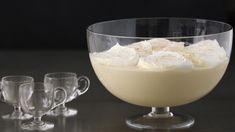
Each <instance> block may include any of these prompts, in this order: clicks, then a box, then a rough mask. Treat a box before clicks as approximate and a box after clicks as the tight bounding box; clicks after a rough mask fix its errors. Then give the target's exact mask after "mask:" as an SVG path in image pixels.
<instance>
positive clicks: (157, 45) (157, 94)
mask: <svg viewBox="0 0 235 132" xmlns="http://www.w3.org/2000/svg"><path fill="white" fill-rule="evenodd" d="M89 55H90V60H91V63H92V66H93V69H94V70H95V73H96V75H97V76H98V78H99V80H100V81H101V82H102V84H103V85H104V86H105V88H106V89H107V90H108V91H110V92H111V93H112V94H113V95H115V96H116V97H119V98H120V99H122V100H124V101H126V102H129V103H132V104H136V105H141V106H148V107H154V106H155V107H166V106H177V105H183V104H186V103H190V102H192V101H195V100H197V99H199V98H201V97H203V96H204V95H206V94H207V93H209V92H210V91H211V90H212V89H213V88H214V87H215V86H216V84H217V83H218V82H219V80H220V79H221V77H222V76H223V74H224V72H225V70H226V67H227V65H228V61H229V59H228V58H229V57H228V56H227V55H226V53H225V50H224V49H223V48H222V47H220V45H219V44H218V42H217V41H216V40H204V41H200V42H198V43H195V44H191V45H190V46H184V43H183V42H174V41H170V40H167V39H157V38H156V39H151V40H147V41H141V42H137V43H133V44H129V45H127V46H120V45H119V44H116V45H114V46H113V47H112V48H110V49H109V50H107V51H103V52H98V53H96V52H94V53H90V54H89Z"/></svg>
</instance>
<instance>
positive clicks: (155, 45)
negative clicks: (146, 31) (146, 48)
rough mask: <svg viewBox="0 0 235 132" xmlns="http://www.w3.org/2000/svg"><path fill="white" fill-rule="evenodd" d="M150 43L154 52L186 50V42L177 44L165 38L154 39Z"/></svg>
mask: <svg viewBox="0 0 235 132" xmlns="http://www.w3.org/2000/svg"><path fill="white" fill-rule="evenodd" d="M148 42H149V43H150V44H151V45H152V49H153V50H154V51H159V50H173V51H174V50H182V49H183V48H184V42H175V41H170V40H167V39H164V38H154V39H150V40H148Z"/></svg>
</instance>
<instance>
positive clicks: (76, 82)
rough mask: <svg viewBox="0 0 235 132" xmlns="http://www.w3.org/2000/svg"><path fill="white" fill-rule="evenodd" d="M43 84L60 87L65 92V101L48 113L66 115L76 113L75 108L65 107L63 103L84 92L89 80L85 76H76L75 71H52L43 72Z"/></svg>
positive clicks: (87, 87)
mask: <svg viewBox="0 0 235 132" xmlns="http://www.w3.org/2000/svg"><path fill="white" fill-rule="evenodd" d="M44 84H45V85H46V86H48V87H62V88H64V89H65V91H66V93H67V100H66V102H64V103H63V104H61V105H59V106H58V107H57V108H56V109H55V110H52V111H50V112H49V113H48V115H51V116H65V117H68V116H74V115H76V114H77V110H75V109H72V108H67V107H66V106H65V103H67V102H70V101H72V100H73V99H75V98H76V97H78V96H80V95H82V94H84V93H85V92H86V91H87V90H88V89H89V86H90V80H89V78H88V77H86V76H79V77H77V74H76V73H71V72H54V73H47V74H45V77H44Z"/></svg>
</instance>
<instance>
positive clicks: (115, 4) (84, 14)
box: [0, 0, 235, 49]
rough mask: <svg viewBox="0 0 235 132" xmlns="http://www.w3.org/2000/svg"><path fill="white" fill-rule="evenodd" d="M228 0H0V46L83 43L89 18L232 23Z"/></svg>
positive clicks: (234, 8) (234, 9)
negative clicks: (206, 20)
mask: <svg viewBox="0 0 235 132" xmlns="http://www.w3.org/2000/svg"><path fill="white" fill-rule="evenodd" d="M234 16H235V1H234V0H2V1H1V2H0V48H1V49H64V48H67V49H74V48H86V28H87V26H88V25H90V24H93V23H95V22H99V21H104V20H111V19H120V18H133V17H134V18H135V17H193V18H206V19H214V20H219V21H224V22H229V23H230V24H234V21H233V19H234V18H235V17H234Z"/></svg>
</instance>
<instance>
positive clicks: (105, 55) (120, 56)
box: [93, 44, 139, 66]
mask: <svg viewBox="0 0 235 132" xmlns="http://www.w3.org/2000/svg"><path fill="white" fill-rule="evenodd" d="M93 56H94V58H95V60H96V61H97V62H99V63H100V64H105V65H110V66H133V65H137V63H138V61H139V55H138V54H137V52H136V51H135V50H134V49H132V48H129V47H126V46H121V45H119V44H116V45H114V46H113V47H112V48H110V49H109V50H107V51H104V52H99V53H93Z"/></svg>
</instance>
